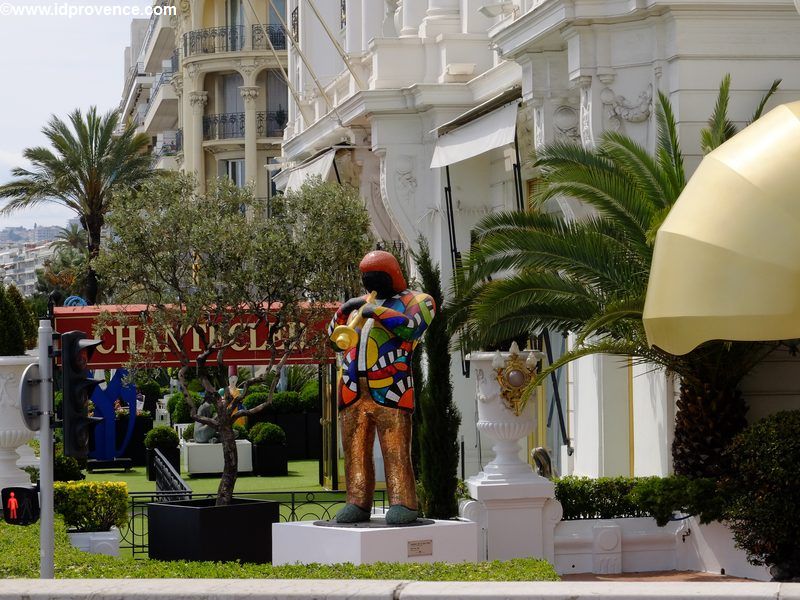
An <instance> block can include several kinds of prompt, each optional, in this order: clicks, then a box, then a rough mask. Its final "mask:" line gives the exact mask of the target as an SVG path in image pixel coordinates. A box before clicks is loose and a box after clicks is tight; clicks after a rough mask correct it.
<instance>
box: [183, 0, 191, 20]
mask: <svg viewBox="0 0 800 600" xmlns="http://www.w3.org/2000/svg"><path fill="white" fill-rule="evenodd" d="M180 6H181V14H182V15H183V18H184V19H188V18H189V17H190V16H191V15H192V4H191V2H189V0H181V1H180Z"/></svg>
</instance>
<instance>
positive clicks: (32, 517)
mask: <svg viewBox="0 0 800 600" xmlns="http://www.w3.org/2000/svg"><path fill="white" fill-rule="evenodd" d="M0 499H2V502H3V518H4V519H5V522H6V523H8V524H10V525H30V524H32V523H36V521H38V520H39V492H37V491H36V489H34V488H31V487H9V488H3V490H2V492H0Z"/></svg>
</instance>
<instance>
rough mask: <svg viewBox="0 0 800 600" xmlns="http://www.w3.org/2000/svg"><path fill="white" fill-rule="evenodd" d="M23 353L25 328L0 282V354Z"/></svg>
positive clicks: (14, 354)
mask: <svg viewBox="0 0 800 600" xmlns="http://www.w3.org/2000/svg"><path fill="white" fill-rule="evenodd" d="M23 354H25V330H24V329H23V328H22V321H21V320H20V318H19V315H18V314H17V309H16V307H15V306H14V304H13V303H12V302H11V299H10V298H9V296H8V293H7V292H6V290H5V288H4V287H3V285H2V284H0V356H21V355H23Z"/></svg>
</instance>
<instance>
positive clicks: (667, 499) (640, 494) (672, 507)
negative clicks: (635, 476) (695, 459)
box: [630, 476, 725, 527]
mask: <svg viewBox="0 0 800 600" xmlns="http://www.w3.org/2000/svg"><path fill="white" fill-rule="evenodd" d="M630 498H631V500H632V501H633V503H634V504H635V505H636V506H637V508H638V509H639V510H642V511H644V512H646V513H648V514H650V515H651V516H652V517H653V518H654V519H655V520H656V523H657V524H658V525H659V526H660V527H663V526H664V525H666V524H667V523H668V522H669V521H670V519H671V518H672V515H673V514H674V513H676V512H682V513H686V514H690V515H696V516H697V517H698V519H699V520H700V522H701V523H704V524H705V523H710V522H711V521H717V520H719V519H721V518H722V516H723V511H724V503H725V500H724V498H725V495H724V494H720V493H718V489H717V482H716V481H715V480H713V479H707V478H700V479H690V478H688V477H683V476H674V477H643V478H641V479H639V480H638V481H636V483H635V485H634V486H633V489H632V490H631V493H630Z"/></svg>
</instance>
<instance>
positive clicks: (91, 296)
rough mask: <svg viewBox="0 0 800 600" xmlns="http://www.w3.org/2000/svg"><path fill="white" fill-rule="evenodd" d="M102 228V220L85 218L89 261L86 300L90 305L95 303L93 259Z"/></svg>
mask: <svg viewBox="0 0 800 600" xmlns="http://www.w3.org/2000/svg"><path fill="white" fill-rule="evenodd" d="M102 228H103V224H102V222H99V221H94V220H87V232H88V234H89V235H88V238H89V245H88V250H89V263H88V265H87V270H86V302H87V304H90V305H95V304H97V294H98V285H97V273H96V272H95V270H94V259H95V258H97V255H98V254H99V253H100V233H101V230H102Z"/></svg>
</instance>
